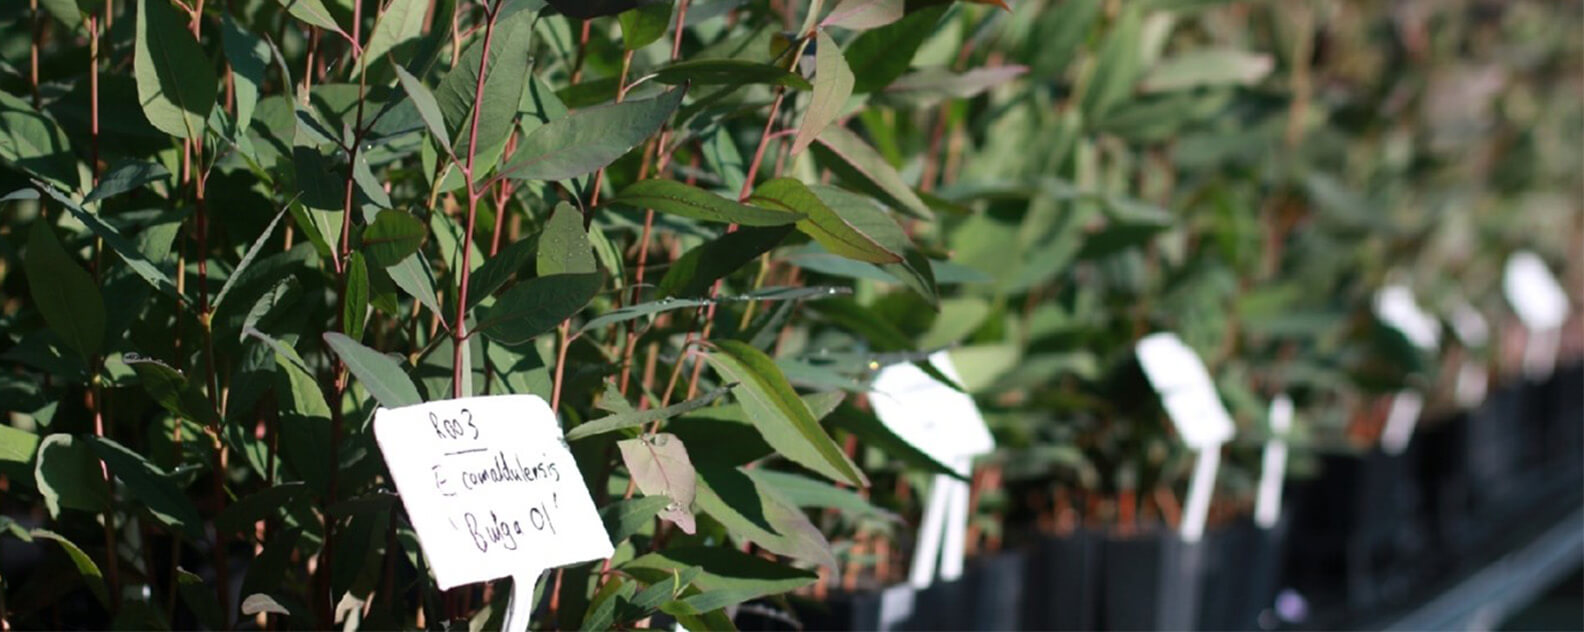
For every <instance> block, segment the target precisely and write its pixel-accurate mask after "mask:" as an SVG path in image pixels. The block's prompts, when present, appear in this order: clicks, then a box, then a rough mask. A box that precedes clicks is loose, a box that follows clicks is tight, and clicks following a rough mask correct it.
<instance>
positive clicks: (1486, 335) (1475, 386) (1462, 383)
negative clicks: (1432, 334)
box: [1446, 298, 1490, 408]
mask: <svg viewBox="0 0 1584 632" xmlns="http://www.w3.org/2000/svg"><path fill="white" fill-rule="evenodd" d="M1446 311H1447V312H1449V313H1450V314H1451V319H1450V320H1451V322H1452V331H1453V333H1456V334H1457V337H1458V340H1460V341H1462V343H1463V347H1464V348H1465V349H1468V350H1470V351H1473V350H1475V349H1482V348H1484V347H1485V345H1486V344H1488V343H1489V342H1490V325H1489V324H1488V323H1486V322H1485V317H1484V316H1481V315H1480V313H1479V310H1476V309H1474V306H1472V305H1469V304H1468V301H1465V300H1463V299H1461V298H1458V299H1453V300H1451V301H1449V302H1448V303H1447V310H1446ZM1489 386H1490V374H1489V372H1488V371H1487V370H1486V369H1485V363H1483V362H1479V361H1477V360H1475V359H1473V358H1469V359H1466V360H1464V361H1463V366H1461V367H1459V368H1458V375H1457V382H1456V383H1455V384H1454V385H1453V388H1452V398H1453V400H1454V401H1456V402H1457V404H1458V406H1461V407H1463V408H1473V407H1475V406H1478V405H1479V404H1480V403H1481V402H1483V401H1485V391H1486V389H1487V388H1489Z"/></svg>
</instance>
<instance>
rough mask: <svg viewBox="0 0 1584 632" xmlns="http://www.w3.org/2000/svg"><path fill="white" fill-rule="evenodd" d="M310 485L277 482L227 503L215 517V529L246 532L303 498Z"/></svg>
mask: <svg viewBox="0 0 1584 632" xmlns="http://www.w3.org/2000/svg"><path fill="white" fill-rule="evenodd" d="M307 491H308V486H307V485H304V484H302V483H299V482H291V483H277V484H275V485H272V486H269V487H265V488H263V489H261V490H259V491H257V492H254V493H252V494H250V495H248V496H244V497H242V498H239V499H237V501H236V502H234V503H231V504H230V505H227V506H226V508H225V511H222V512H220V515H219V516H218V517H216V518H215V521H214V526H215V529H216V530H218V531H220V532H221V533H246V532H249V531H252V530H253V523H255V522H258V521H260V520H268V519H270V518H272V517H274V516H276V515H277V514H279V513H280V512H281V508H283V507H285V506H287V505H289V504H291V503H293V502H294V501H296V500H297V499H298V498H301V497H302V496H303V494H304V493H306V492H307Z"/></svg>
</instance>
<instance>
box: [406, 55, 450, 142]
mask: <svg viewBox="0 0 1584 632" xmlns="http://www.w3.org/2000/svg"><path fill="white" fill-rule="evenodd" d="M396 79H397V80H398V81H399V82H400V83H401V87H402V91H403V92H406V93H407V98H408V99H411V100H412V102H413V106H414V107H416V108H417V109H418V118H420V119H423V123H424V127H427V128H428V129H429V134H430V135H432V136H434V138H435V141H436V142H438V143H439V144H440V146H441V147H444V148H445V150H446V152H447V153H450V152H451V135H450V134H449V133H447V132H446V125H445V116H444V115H442V114H441V113H440V104H439V103H437V102H436V101H435V97H434V93H431V92H429V88H427V87H424V84H423V82H421V81H419V80H418V78H417V77H414V76H412V73H410V72H407V69H406V68H402V67H401V66H396Z"/></svg>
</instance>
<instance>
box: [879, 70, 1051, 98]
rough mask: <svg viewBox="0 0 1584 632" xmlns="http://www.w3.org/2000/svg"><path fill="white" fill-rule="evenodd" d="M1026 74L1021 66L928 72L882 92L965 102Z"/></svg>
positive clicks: (925, 71)
mask: <svg viewBox="0 0 1584 632" xmlns="http://www.w3.org/2000/svg"><path fill="white" fill-rule="evenodd" d="M1027 72H1028V68H1027V67H1025V66H997V67H994V68H975V69H973V70H969V71H967V72H962V73H956V72H952V71H950V70H948V69H946V68H929V69H926V70H920V71H918V72H915V73H912V74H910V75H907V76H905V77H902V78H900V79H897V80H896V81H895V82H893V83H892V84H891V85H890V86H888V87H886V92H887V93H891V94H897V93H925V94H929V95H931V96H935V97H939V98H951V99H967V98H971V97H974V96H977V95H979V94H981V93H983V92H984V91H986V90H989V89H991V88H994V87H996V86H999V85H1001V84H1003V83H1006V82H1008V81H1011V80H1013V79H1016V78H1018V77H1021V76H1023V75H1024V74H1025V73H1027Z"/></svg>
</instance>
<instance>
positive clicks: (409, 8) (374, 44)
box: [352, 0, 430, 77]
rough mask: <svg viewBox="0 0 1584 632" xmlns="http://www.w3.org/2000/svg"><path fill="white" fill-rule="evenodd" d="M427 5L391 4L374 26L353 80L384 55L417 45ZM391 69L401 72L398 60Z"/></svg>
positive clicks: (413, 0)
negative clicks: (397, 69)
mask: <svg viewBox="0 0 1584 632" xmlns="http://www.w3.org/2000/svg"><path fill="white" fill-rule="evenodd" d="M429 4H430V3H429V2H426V1H425V0H391V3H390V4H389V5H387V6H386V7H385V10H384V11H381V12H380V16H379V21H378V22H375V23H374V34H373V35H370V36H369V40H368V44H367V45H366V46H364V47H363V55H362V57H361V58H360V59H361V60H362V61H363V63H362V64H359V65H358V67H356V68H354V69H352V76H354V77H355V76H357V75H358V74H361V73H362V72H363V68H364V66H365V65H371V64H374V63H377V62H379V61H382V60H383V59H384V57H385V55H386V53H390V52H392V51H395V50H397V49H400V48H403V47H405V46H406V45H407V44H408V43H409V42H414V41H416V40H417V39H418V37H419V36H420V35H422V34H423V23H424V13H425V12H426V11H427V10H428V9H429ZM393 65H394V66H395V67H397V68H401V60H396V63H395V64H393Z"/></svg>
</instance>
